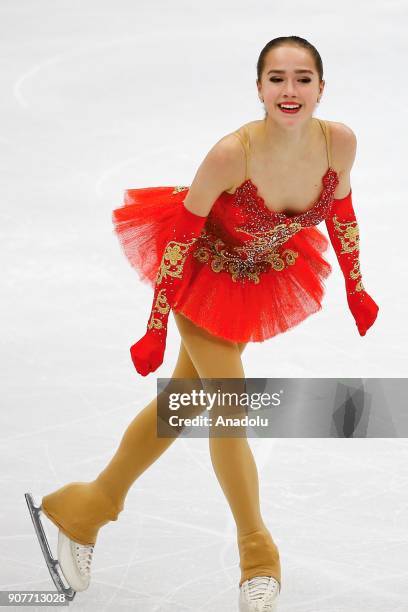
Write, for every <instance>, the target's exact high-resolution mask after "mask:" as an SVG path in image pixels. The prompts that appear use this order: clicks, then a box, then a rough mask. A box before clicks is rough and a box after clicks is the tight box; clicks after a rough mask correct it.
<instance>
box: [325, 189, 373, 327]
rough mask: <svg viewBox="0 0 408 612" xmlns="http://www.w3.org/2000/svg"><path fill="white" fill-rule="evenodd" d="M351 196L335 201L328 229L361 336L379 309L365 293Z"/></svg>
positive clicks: (328, 220) (348, 300)
mask: <svg viewBox="0 0 408 612" xmlns="http://www.w3.org/2000/svg"><path fill="white" fill-rule="evenodd" d="M351 191H352V190H351V189H350V193H349V194H348V195H347V196H346V197H345V198H341V199H340V200H337V199H334V200H333V204H332V208H331V211H330V215H329V216H328V217H327V218H326V227H327V231H328V232H329V236H330V241H331V243H332V245H333V248H334V250H335V252H336V256H337V259H338V262H339V264H340V268H341V271H342V272H343V276H344V280H345V284H346V292H347V302H348V305H349V308H350V311H351V314H352V315H353V317H354V319H355V321H356V325H357V328H358V331H359V334H360V336H365V334H366V332H367V330H368V329H369V328H370V327H371V326H372V324H373V323H374V321H375V320H376V318H377V314H378V306H377V304H376V303H375V302H374V300H373V299H372V298H371V297H370V296H369V295H368V293H367V292H366V291H365V289H364V286H363V282H362V278H361V272H360V260H359V254H360V239H359V228H358V224H357V220H356V215H355V213H354V210H353V204H352V201H351Z"/></svg>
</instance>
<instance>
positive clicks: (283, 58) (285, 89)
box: [257, 45, 324, 126]
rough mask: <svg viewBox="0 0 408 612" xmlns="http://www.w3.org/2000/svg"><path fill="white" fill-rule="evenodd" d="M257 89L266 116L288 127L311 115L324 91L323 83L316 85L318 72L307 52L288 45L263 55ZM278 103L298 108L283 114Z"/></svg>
mask: <svg viewBox="0 0 408 612" xmlns="http://www.w3.org/2000/svg"><path fill="white" fill-rule="evenodd" d="M300 70H302V72H299V71H300ZM303 71H304V72H303ZM257 87H258V96H259V99H260V100H262V99H263V100H264V106H265V109H266V111H267V113H268V116H269V117H272V118H273V119H274V120H276V121H278V122H279V123H281V124H282V125H288V126H289V125H295V124H297V123H299V122H302V121H304V120H306V119H309V118H310V117H311V116H312V115H313V111H314V110H315V108H316V105H317V100H318V99H320V97H321V94H322V92H323V89H324V81H322V82H321V83H320V82H319V73H318V72H317V68H316V65H315V62H314V58H313V56H312V55H311V53H310V52H309V51H308V50H307V49H303V48H301V47H297V46H293V45H292V46H281V47H277V48H276V49H271V50H270V51H269V53H267V55H266V56H265V63H264V69H263V72H262V75H261V82H257ZM281 103H294V104H300V105H301V106H300V109H299V110H297V111H296V112H285V111H284V110H282V109H281V108H280V106H279V105H280V104H281Z"/></svg>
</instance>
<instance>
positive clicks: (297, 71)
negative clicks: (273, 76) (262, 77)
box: [266, 69, 313, 74]
mask: <svg viewBox="0 0 408 612" xmlns="http://www.w3.org/2000/svg"><path fill="white" fill-rule="evenodd" d="M271 72H277V73H278V74H285V72H286V70H268V72H267V73H266V74H270V73H271ZM294 72H296V73H300V72H308V73H309V74H313V70H306V69H302V70H295V71H294Z"/></svg>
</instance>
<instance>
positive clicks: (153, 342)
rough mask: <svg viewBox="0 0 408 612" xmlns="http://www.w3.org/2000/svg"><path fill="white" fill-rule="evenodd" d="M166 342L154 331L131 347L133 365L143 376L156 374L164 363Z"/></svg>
mask: <svg viewBox="0 0 408 612" xmlns="http://www.w3.org/2000/svg"><path fill="white" fill-rule="evenodd" d="M165 348H166V341H165V339H163V338H162V337H158V336H157V334H156V333H155V332H154V331H151V330H148V331H147V332H146V333H145V335H144V336H143V337H142V338H141V339H140V340H138V342H136V344H133V345H132V346H131V347H130V355H131V357H132V361H133V365H134V366H135V368H136V370H137V371H138V372H139V374H141V375H142V376H147V374H150V372H154V371H155V370H157V368H158V367H159V366H160V365H161V364H162V363H163V358H164V351H165Z"/></svg>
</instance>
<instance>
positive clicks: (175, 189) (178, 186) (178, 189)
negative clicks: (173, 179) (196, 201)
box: [172, 185, 188, 195]
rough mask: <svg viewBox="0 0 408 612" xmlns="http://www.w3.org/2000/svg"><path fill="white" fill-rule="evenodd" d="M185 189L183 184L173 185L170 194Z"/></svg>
mask: <svg viewBox="0 0 408 612" xmlns="http://www.w3.org/2000/svg"><path fill="white" fill-rule="evenodd" d="M186 189H188V187H184V186H183V185H177V187H175V188H174V190H173V191H172V195H173V193H179V192H180V191H185V190H186Z"/></svg>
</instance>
